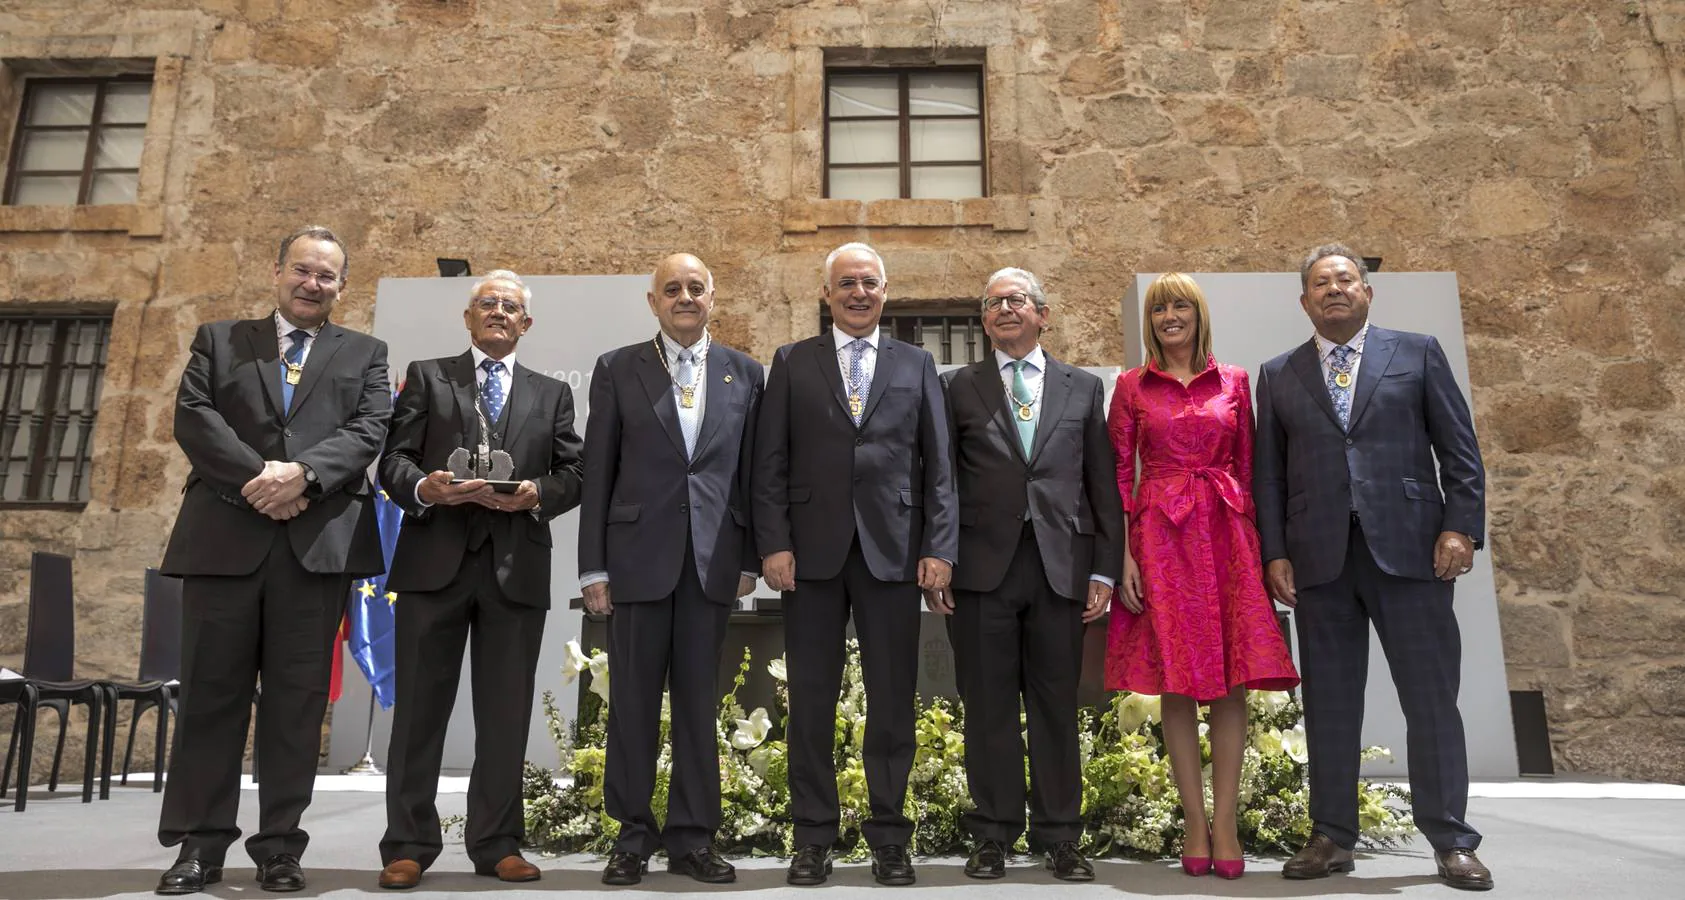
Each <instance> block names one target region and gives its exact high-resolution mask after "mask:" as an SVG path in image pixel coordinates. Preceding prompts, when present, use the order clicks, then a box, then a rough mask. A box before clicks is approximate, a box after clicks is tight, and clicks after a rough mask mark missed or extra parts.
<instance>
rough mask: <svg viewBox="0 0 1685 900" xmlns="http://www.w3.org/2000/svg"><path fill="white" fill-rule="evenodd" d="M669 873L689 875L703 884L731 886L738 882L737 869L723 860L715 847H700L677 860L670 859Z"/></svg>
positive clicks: (668, 862)
mask: <svg viewBox="0 0 1685 900" xmlns="http://www.w3.org/2000/svg"><path fill="white" fill-rule="evenodd" d="M667 871H668V872H671V873H672V874H674V875H689V876H690V877H692V878H694V879H696V880H697V881H700V882H702V883H703V884H730V883H732V882H733V881H736V880H737V869H736V868H734V867H733V866H732V864H731V863H728V862H726V861H725V860H724V859H721V858H720V855H719V854H718V853H715V852H714V848H713V847H698V848H697V849H695V850H692V851H690V852H689V853H686V854H685V855H683V856H680V857H678V858H676V859H675V858H672V857H669V858H668V860H667Z"/></svg>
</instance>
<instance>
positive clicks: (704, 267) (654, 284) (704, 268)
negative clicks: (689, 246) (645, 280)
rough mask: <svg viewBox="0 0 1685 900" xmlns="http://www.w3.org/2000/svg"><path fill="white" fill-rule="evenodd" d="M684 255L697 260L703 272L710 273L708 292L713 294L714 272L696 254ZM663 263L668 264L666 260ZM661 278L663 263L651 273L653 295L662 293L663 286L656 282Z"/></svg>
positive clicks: (651, 291) (650, 283)
mask: <svg viewBox="0 0 1685 900" xmlns="http://www.w3.org/2000/svg"><path fill="white" fill-rule="evenodd" d="M684 255H685V256H688V257H690V258H691V259H694V260H696V261H697V262H699V263H702V271H704V272H707V273H708V291H709V292H710V293H712V292H713V290H714V270H713V269H710V268H708V264H707V263H705V262H702V257H700V256H697V255H696V254H694V253H686V254H684ZM661 262H666V260H662V261H661ZM660 276H661V263H656V265H655V268H654V269H653V270H652V271H651V272H650V273H649V292H650V293H652V294H659V293H661V285H660V284H658V283H657V282H656V280H655V279H656V278H658V277H660Z"/></svg>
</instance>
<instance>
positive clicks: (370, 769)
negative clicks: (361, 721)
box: [344, 685, 386, 775]
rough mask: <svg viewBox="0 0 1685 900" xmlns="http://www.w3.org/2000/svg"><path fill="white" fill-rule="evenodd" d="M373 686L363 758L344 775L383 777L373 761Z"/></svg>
mask: <svg viewBox="0 0 1685 900" xmlns="http://www.w3.org/2000/svg"><path fill="white" fill-rule="evenodd" d="M374 703H375V698H374V686H373V685H370V686H369V723H368V729H367V730H368V743H367V744H366V745H365V746H364V748H363V758H362V759H359V760H357V761H356V762H355V763H353V764H352V765H351V767H350V768H348V769H346V770H345V772H344V774H346V775H384V774H386V773H385V772H383V771H381V768H380V766H379V765H378V764H377V763H375V761H374Z"/></svg>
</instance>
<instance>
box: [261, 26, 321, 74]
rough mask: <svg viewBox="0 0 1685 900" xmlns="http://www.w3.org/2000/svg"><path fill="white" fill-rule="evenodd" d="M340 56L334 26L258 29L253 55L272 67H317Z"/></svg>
mask: <svg viewBox="0 0 1685 900" xmlns="http://www.w3.org/2000/svg"><path fill="white" fill-rule="evenodd" d="M338 56H339V33H338V32H336V31H334V30H333V29H331V28H318V27H311V28H298V27H294V26H285V27H276V28H264V29H260V30H258V32H257V34H256V38H255V40H254V41H253V44H252V58H253V59H255V60H257V61H258V62H261V63H268V64H269V65H273V66H288V67H294V66H301V67H309V68H316V67H321V66H327V65H332V64H333V62H334V60H335V59H337V58H338Z"/></svg>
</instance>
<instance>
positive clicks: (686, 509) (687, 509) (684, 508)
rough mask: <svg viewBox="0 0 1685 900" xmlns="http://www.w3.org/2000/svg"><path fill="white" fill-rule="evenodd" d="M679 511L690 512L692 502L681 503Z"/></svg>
mask: <svg viewBox="0 0 1685 900" xmlns="http://www.w3.org/2000/svg"><path fill="white" fill-rule="evenodd" d="M679 512H682V513H687V512H690V504H689V503H680V504H679Z"/></svg>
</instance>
